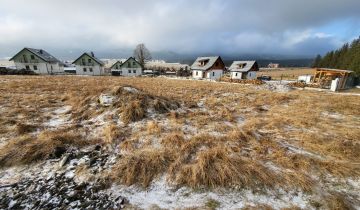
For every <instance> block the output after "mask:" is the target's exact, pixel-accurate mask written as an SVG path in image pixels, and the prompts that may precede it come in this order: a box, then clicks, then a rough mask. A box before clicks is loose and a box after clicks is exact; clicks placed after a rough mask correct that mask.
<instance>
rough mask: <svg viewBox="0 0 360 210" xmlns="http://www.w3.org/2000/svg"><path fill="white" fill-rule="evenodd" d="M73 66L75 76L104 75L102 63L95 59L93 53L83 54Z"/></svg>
mask: <svg viewBox="0 0 360 210" xmlns="http://www.w3.org/2000/svg"><path fill="white" fill-rule="evenodd" d="M73 64H75V66H76V74H77V75H92V76H100V75H104V73H105V72H104V63H103V62H102V61H101V60H100V59H98V58H96V57H95V55H94V53H93V52H91V53H84V54H82V55H81V56H80V57H79V58H77V59H76V60H75V61H74V62H73Z"/></svg>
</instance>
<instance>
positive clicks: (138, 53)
mask: <svg viewBox="0 0 360 210" xmlns="http://www.w3.org/2000/svg"><path fill="white" fill-rule="evenodd" d="M134 57H135V59H136V60H138V61H139V62H140V64H141V65H142V66H143V67H145V61H146V60H150V59H151V53H150V51H149V50H148V49H147V48H146V47H145V44H138V45H137V46H136V48H135V50H134Z"/></svg>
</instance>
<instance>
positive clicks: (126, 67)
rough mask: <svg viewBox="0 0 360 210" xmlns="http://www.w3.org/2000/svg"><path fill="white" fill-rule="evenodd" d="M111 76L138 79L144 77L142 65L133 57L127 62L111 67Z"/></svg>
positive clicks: (117, 63) (119, 62)
mask: <svg viewBox="0 0 360 210" xmlns="http://www.w3.org/2000/svg"><path fill="white" fill-rule="evenodd" d="M111 75H113V76H125V77H136V76H141V75H142V66H141V64H140V63H139V62H138V61H137V60H136V59H135V58H133V57H130V58H129V59H127V60H126V61H124V62H123V61H117V62H116V63H114V65H112V66H111Z"/></svg>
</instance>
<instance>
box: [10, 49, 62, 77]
mask: <svg viewBox="0 0 360 210" xmlns="http://www.w3.org/2000/svg"><path fill="white" fill-rule="evenodd" d="M10 61H14V63H15V66H16V69H17V70H22V69H25V70H29V71H33V72H35V73H37V74H59V73H63V72H64V64H63V63H62V62H61V61H59V60H58V59H56V58H55V57H54V56H52V55H50V53H48V52H46V51H45V50H43V49H34V48H28V47H25V48H24V49H22V50H20V51H19V52H18V53H17V54H15V55H14V56H13V57H12V58H11V59H10Z"/></svg>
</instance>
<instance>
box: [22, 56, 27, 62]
mask: <svg viewBox="0 0 360 210" xmlns="http://www.w3.org/2000/svg"><path fill="white" fill-rule="evenodd" d="M23 59H24V63H27V58H26V55H23Z"/></svg>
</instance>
